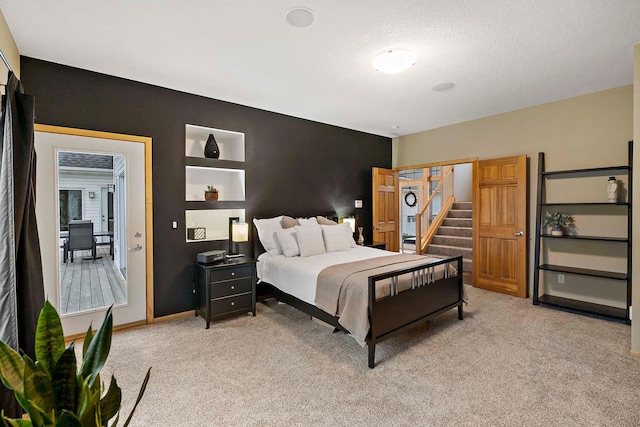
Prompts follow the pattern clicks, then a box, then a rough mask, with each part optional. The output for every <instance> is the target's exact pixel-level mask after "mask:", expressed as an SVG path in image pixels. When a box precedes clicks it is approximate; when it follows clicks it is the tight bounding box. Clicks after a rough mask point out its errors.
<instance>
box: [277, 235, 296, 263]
mask: <svg viewBox="0 0 640 427" xmlns="http://www.w3.org/2000/svg"><path fill="white" fill-rule="evenodd" d="M276 239H277V240H278V243H280V247H281V248H282V253H283V254H284V256H286V257H292V256H298V255H300V247H298V241H297V240H296V230H295V228H285V229H284V230H278V231H276Z"/></svg>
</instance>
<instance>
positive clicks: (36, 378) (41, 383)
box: [24, 356, 54, 425]
mask: <svg viewBox="0 0 640 427" xmlns="http://www.w3.org/2000/svg"><path fill="white" fill-rule="evenodd" d="M24 397H25V400H26V401H27V406H28V412H29V415H30V416H31V421H32V422H33V424H34V425H41V424H44V419H45V418H47V417H48V416H49V414H51V413H52V412H53V408H54V392H53V384H52V382H51V375H49V371H48V370H47V369H46V368H45V367H44V366H42V365H41V364H40V363H34V362H33V360H31V358H30V357H29V356H25V357H24ZM34 409H36V410H37V412H38V414H37V416H36V414H35V413H34ZM34 416H36V417H35V418H34ZM39 417H40V418H43V420H42V422H41V420H40V419H37V418H39Z"/></svg>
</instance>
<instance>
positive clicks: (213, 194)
mask: <svg viewBox="0 0 640 427" xmlns="http://www.w3.org/2000/svg"><path fill="white" fill-rule="evenodd" d="M218 195H219V192H218V189H217V188H215V187H214V186H213V185H208V186H207V189H206V190H204V199H205V200H214V201H215V200H218Z"/></svg>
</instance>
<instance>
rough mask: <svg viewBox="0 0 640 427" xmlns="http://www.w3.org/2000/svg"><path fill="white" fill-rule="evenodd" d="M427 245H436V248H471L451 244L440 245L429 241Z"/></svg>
mask: <svg viewBox="0 0 640 427" xmlns="http://www.w3.org/2000/svg"><path fill="white" fill-rule="evenodd" d="M429 246H433V247H438V248H456V249H466V250H468V251H470V250H471V248H462V247H460V246H451V245H441V244H439V243H429Z"/></svg>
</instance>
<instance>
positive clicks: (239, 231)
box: [231, 222, 249, 242]
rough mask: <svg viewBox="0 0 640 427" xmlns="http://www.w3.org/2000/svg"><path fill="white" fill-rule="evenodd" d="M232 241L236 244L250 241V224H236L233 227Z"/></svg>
mask: <svg viewBox="0 0 640 427" xmlns="http://www.w3.org/2000/svg"><path fill="white" fill-rule="evenodd" d="M231 240H232V241H234V242H248V241H249V224H247V223H246V222H236V223H234V224H232V226H231Z"/></svg>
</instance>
